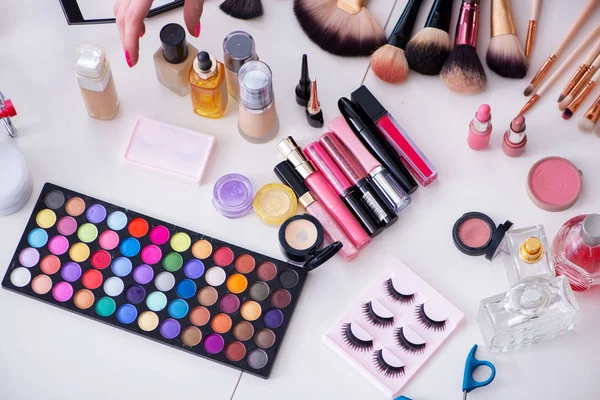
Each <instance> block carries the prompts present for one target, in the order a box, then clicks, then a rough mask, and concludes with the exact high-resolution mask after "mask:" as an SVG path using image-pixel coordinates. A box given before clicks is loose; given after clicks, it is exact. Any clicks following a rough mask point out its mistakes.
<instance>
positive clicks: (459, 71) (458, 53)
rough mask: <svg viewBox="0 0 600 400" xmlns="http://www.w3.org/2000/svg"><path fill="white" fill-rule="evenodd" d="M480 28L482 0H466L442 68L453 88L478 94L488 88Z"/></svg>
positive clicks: (464, 92) (442, 76) (449, 84)
mask: <svg viewBox="0 0 600 400" xmlns="http://www.w3.org/2000/svg"><path fill="white" fill-rule="evenodd" d="M599 1H600V0H599ZM478 32H479V0H463V3H462V6H461V8H460V14H459V16H458V22H457V26H456V35H455V38H454V49H452V51H451V52H450V55H449V56H448V59H447V60H446V62H445V63H444V67H443V68H442V71H441V72H440V78H441V79H442V82H444V84H445V85H446V87H448V89H450V90H452V91H453V92H456V93H463V94H475V93H479V92H481V91H482V90H483V89H484V88H485V85H486V82H487V81H486V77H485V71H484V70H483V65H481V60H480V59H479V56H478V55H477V50H476V49H475V46H476V45H477V34H478Z"/></svg>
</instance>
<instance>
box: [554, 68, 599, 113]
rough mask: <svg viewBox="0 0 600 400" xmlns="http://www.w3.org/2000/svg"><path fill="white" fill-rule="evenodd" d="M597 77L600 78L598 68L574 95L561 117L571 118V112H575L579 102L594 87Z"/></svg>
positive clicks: (581, 101) (582, 100) (585, 97)
mask: <svg viewBox="0 0 600 400" xmlns="http://www.w3.org/2000/svg"><path fill="white" fill-rule="evenodd" d="M599 79H600V70H597V71H596V72H595V73H594V75H593V76H592V77H591V78H590V80H588V81H587V83H586V84H585V86H584V87H583V89H582V90H581V92H579V93H578V94H577V96H575V98H574V99H573V101H572V102H571V103H569V106H568V107H567V109H566V110H565V112H563V115H562V116H563V119H571V117H572V116H573V114H575V112H576V111H577V109H578V108H579V106H581V103H583V102H584V101H585V99H587V97H588V96H589V94H590V93H591V92H592V90H593V89H594V88H595V87H596V84H597V83H598V80H599Z"/></svg>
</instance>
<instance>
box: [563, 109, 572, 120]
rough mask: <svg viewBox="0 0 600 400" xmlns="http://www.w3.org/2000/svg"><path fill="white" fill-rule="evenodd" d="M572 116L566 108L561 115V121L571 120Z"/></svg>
mask: <svg viewBox="0 0 600 400" xmlns="http://www.w3.org/2000/svg"><path fill="white" fill-rule="evenodd" d="M572 116H573V112H572V111H571V110H569V109H568V108H567V109H566V110H565V112H563V113H562V117H563V119H566V120H569V119H571V117H572Z"/></svg>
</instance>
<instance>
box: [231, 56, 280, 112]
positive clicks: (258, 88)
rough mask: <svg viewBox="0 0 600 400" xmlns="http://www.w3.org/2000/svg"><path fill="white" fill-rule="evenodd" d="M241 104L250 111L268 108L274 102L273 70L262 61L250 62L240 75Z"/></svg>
mask: <svg viewBox="0 0 600 400" xmlns="http://www.w3.org/2000/svg"><path fill="white" fill-rule="evenodd" d="M238 83H239V86H240V103H241V104H242V105H243V106H244V107H246V108H248V109H250V110H261V109H263V108H266V107H267V106H269V105H270V104H271V103H273V100H274V97H275V95H274V93H273V75H272V73H271V68H269V66H268V65H267V64H265V63H264V62H262V61H250V62H248V63H246V64H244V65H243V66H242V68H241V69H240V72H239V74H238Z"/></svg>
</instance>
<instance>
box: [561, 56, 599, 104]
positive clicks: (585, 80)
mask: <svg viewBox="0 0 600 400" xmlns="http://www.w3.org/2000/svg"><path fill="white" fill-rule="evenodd" d="M598 68H600V56H598V57H596V59H595V60H594V62H593V63H592V65H590V66H589V68H588V69H587V71H585V74H583V76H582V77H581V79H580V80H579V82H577V84H576V85H575V87H574V88H573V90H571V91H570V92H569V94H568V95H566V96H565V98H564V99H562V100H561V101H560V102H559V103H558V109H559V110H560V111H565V110H566V109H567V107H569V105H570V104H571V102H573V101H574V99H575V98H577V96H579V94H580V93H581V91H582V90H583V89H584V88H585V85H587V84H588V82H589V81H590V80H591V79H592V76H593V75H594V73H595V72H596V71H597V70H598Z"/></svg>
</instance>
